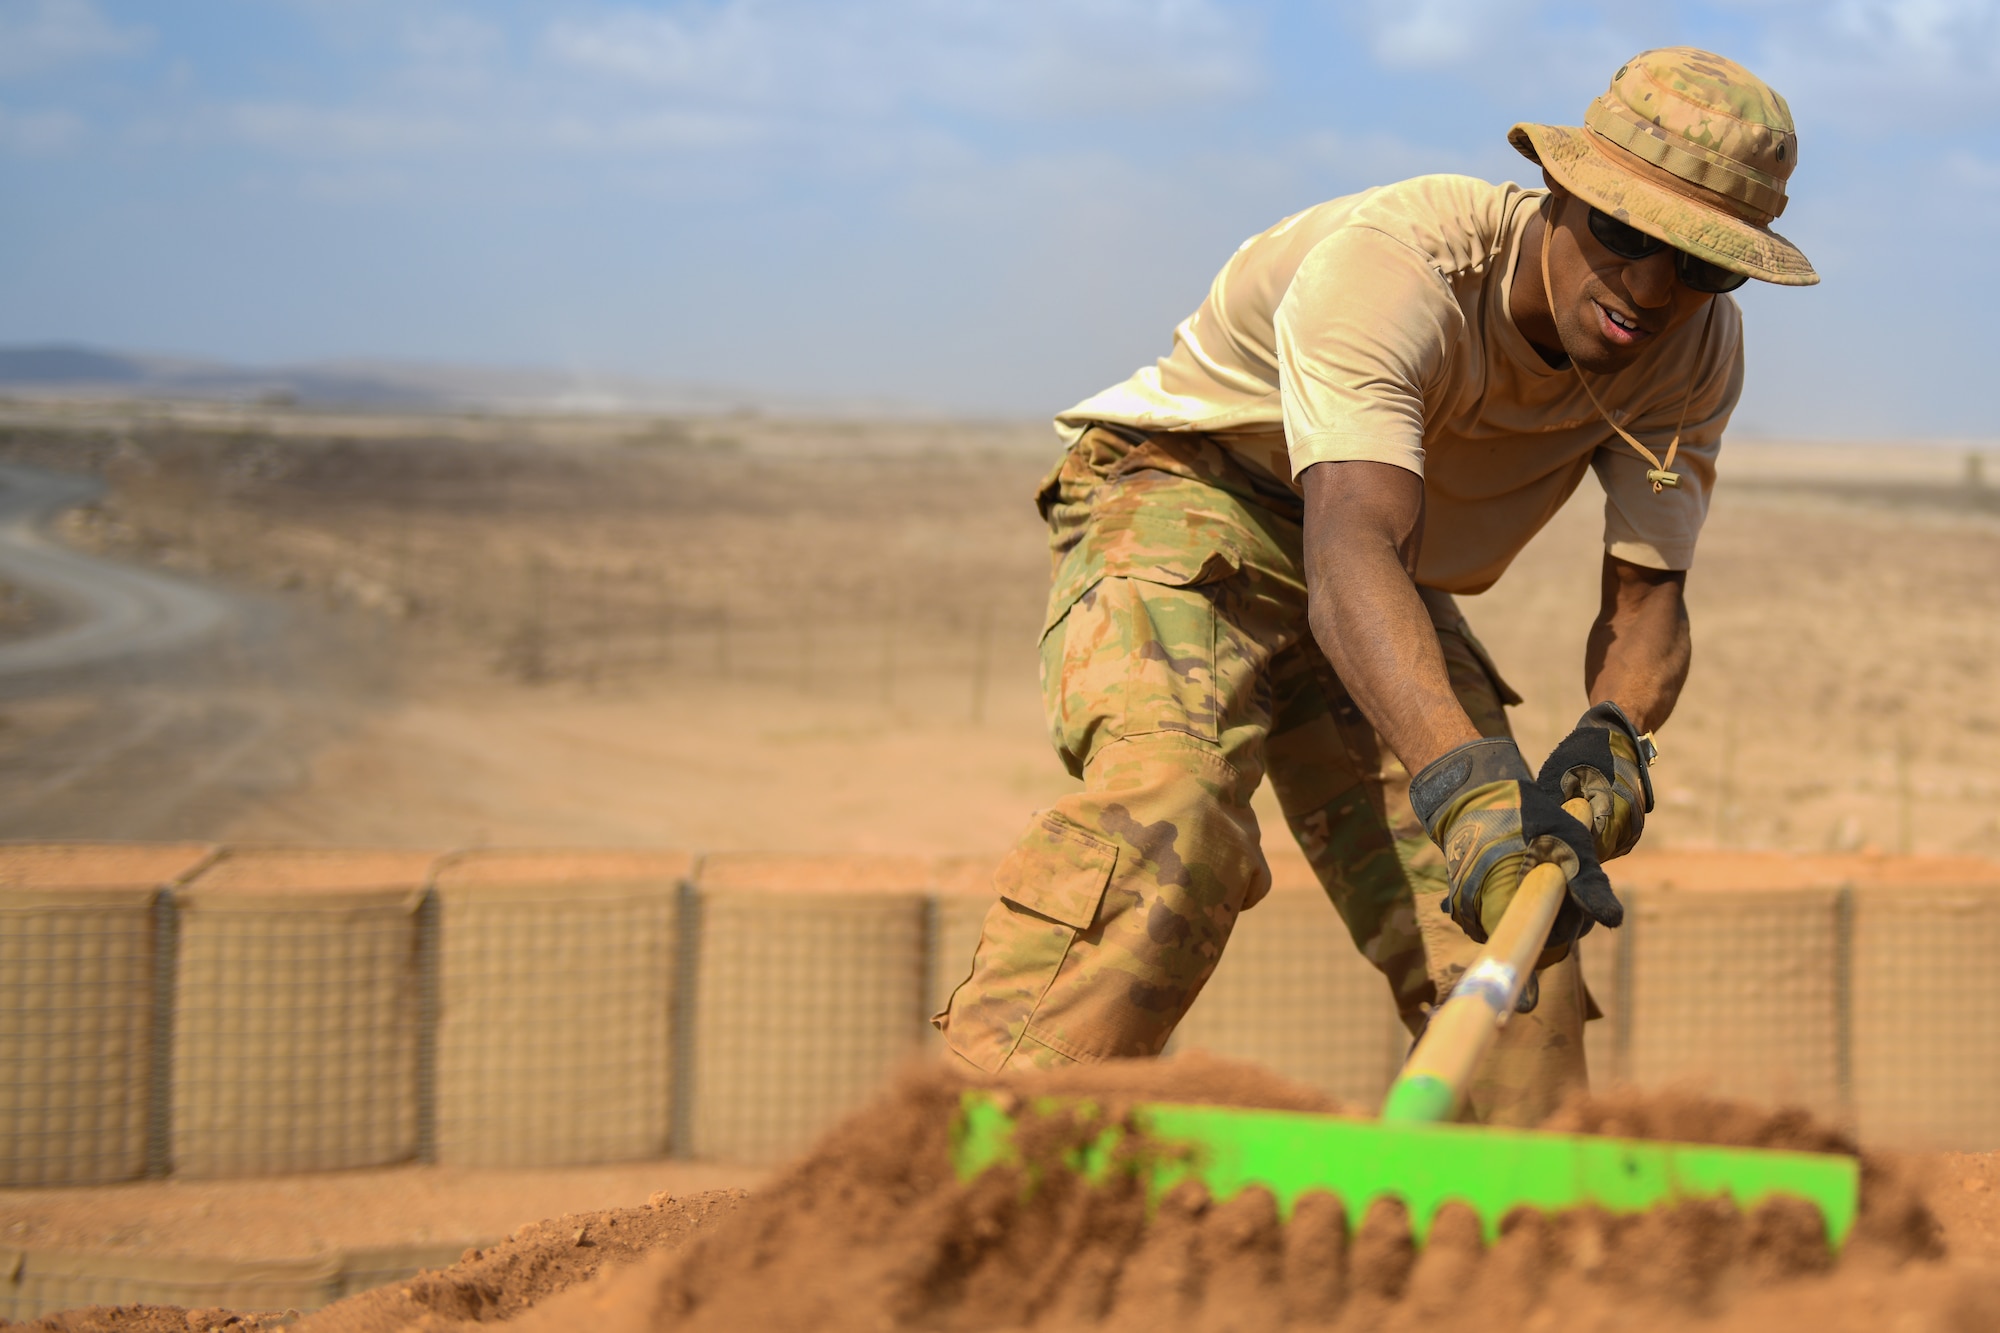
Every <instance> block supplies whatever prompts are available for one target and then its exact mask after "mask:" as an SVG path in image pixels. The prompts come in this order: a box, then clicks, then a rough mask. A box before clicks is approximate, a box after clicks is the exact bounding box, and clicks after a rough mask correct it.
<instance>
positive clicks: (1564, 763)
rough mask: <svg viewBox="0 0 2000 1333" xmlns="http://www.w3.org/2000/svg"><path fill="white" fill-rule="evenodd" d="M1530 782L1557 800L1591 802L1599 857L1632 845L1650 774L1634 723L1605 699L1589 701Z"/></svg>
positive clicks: (1648, 804)
mask: <svg viewBox="0 0 2000 1333" xmlns="http://www.w3.org/2000/svg"><path fill="white" fill-rule="evenodd" d="M1535 785H1536V786H1538V787H1540V788H1541V789H1542V790H1543V791H1544V792H1546V793H1548V795H1549V796H1550V797H1552V798H1553V799H1554V800H1555V801H1556V802H1557V803H1558V804H1560V803H1561V802H1563V801H1568V800H1573V799H1575V798H1577V797H1582V798H1583V799H1584V800H1586V801H1589V802H1590V832H1591V839H1592V841H1593V842H1594V843H1595V844H1596V850H1597V859H1598V860H1599V861H1609V860H1610V859H1611V858H1612V857H1614V856H1623V855H1625V853H1627V852H1629V851H1631V850H1632V848H1633V846H1634V845H1635V844H1636V843H1637V842H1638V841H1639V835H1640V833H1642V832H1643V831H1644V830H1645V827H1646V816H1647V814H1648V813H1650V812H1651V810H1652V808H1653V778H1652V774H1651V773H1650V772H1649V771H1648V764H1647V760H1646V750H1645V747H1644V746H1643V745H1641V744H1640V743H1639V729H1638V728H1637V727H1635V726H1633V725H1632V719H1630V718H1628V717H1626V716H1625V710H1624V709H1622V708H1620V707H1619V706H1618V705H1617V704H1615V703H1612V702H1611V701H1609V700H1606V701H1605V702H1603V703H1600V704H1596V705H1594V706H1592V708H1591V709H1590V711H1589V712H1587V713H1585V714H1584V715H1583V718H1582V720H1581V721H1579V722H1578V723H1577V724H1576V730H1574V731H1572V732H1570V734H1569V735H1568V736H1566V737H1564V738H1563V741H1562V743H1561V744H1560V745H1558V746H1556V748H1555V749H1554V750H1552V751H1550V753H1549V757H1548V758H1547V759H1546V760H1545V761H1543V763H1542V771H1541V773H1540V774H1538V775H1537V776H1536V778H1535Z"/></svg>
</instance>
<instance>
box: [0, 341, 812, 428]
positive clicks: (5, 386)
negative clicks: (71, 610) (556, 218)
mask: <svg viewBox="0 0 2000 1333" xmlns="http://www.w3.org/2000/svg"><path fill="white" fill-rule="evenodd" d="M0 393H4V394H11V395H14V396H17V397H40V396H49V397H54V396H61V397H78V396H83V397H98V396H102V397H116V398H133V397H143V398H205V399H226V400H232V401H246V402H247V401H268V402H278V403H286V404H297V405H299V406H304V407H348V408H355V407H360V408H384V409H401V410H418V411H423V410H431V411H444V410H451V409H465V408H478V409H492V410H509V409H512V410H518V411H583V412H589V411H606V412H616V411H634V412H672V413H712V412H729V411H736V410H741V409H748V408H771V407H776V408H778V409H780V410H783V409H784V408H785V407H787V406H792V407H799V406H804V405H803V404H792V405H787V404H782V403H772V402H770V401H768V400H765V399H762V398H760V397H759V396H757V395H753V394H749V393H745V392H740V391H733V390H729V389H721V388H710V387H705V386H699V385H668V384H659V383H655V382H652V381H648V380H641V379H635V378H630V377H619V376H604V375H589V374H580V373H567V372H562V371H552V370H541V369H525V368H524V369H496V368H487V367H473V366H443V365H426V364H421V363H412V362H364V361H352V362H350V361H329V362H313V363H308V364H305V365H298V366H239V365H232V364H229V363H227V362H219V361H198V360H191V359H187V358H181V357H169V356H153V355H148V354H144V353H134V352H119V351H109V350H105V349H102V348H96V347H84V346H76V345H71V344H60V343H51V344H47V345H42V346H13V347H6V346H0Z"/></svg>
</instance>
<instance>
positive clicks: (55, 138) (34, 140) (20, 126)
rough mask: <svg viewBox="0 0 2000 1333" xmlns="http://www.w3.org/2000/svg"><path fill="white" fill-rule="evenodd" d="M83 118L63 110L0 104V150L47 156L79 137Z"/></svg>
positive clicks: (81, 135)
mask: <svg viewBox="0 0 2000 1333" xmlns="http://www.w3.org/2000/svg"><path fill="white" fill-rule="evenodd" d="M83 132H84V130H83V121H82V120H81V119H79V118H78V117H77V116H75V115H73V114H71V113H70V112H67V111H9V110H8V109H7V108H5V107H0V152H4V153H11V154H15V155H17V156H23V157H48V156H53V155H55V154H57V153H61V152H65V151H67V150H68V149H69V148H71V147H72V146H74V145H75V144H76V142H77V141H78V140H80V139H81V138H82V137H83Z"/></svg>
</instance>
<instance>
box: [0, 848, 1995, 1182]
mask: <svg viewBox="0 0 2000 1333" xmlns="http://www.w3.org/2000/svg"><path fill="white" fill-rule="evenodd" d="M1274 859H1275V860H1276V872H1277V882H1276V885H1275V887H1274V889H1273V891H1272V893H1271V894H1270V896H1269V897H1267V898H1266V899H1265V900H1264V901H1263V902H1262V903H1260V904H1259V905H1258V906H1257V907H1255V908H1254V909H1253V910H1251V911H1249V912H1247V913H1245V914H1244V916H1243V919H1242V920H1241V921H1240V922H1239V923H1238V926H1237V929H1236V933H1235V937H1234V939H1233V940H1232V941H1231V944H1230V947H1229V949H1228V951H1227V952H1226V953H1225V955H1224V957H1223V960H1222V963H1221V965H1220V967H1219V968H1218V969H1217V972H1216V975H1215V977H1214V979H1213V980H1212V982H1211V983H1210V985H1209V988H1208V990H1207V991H1206V993H1205V994H1204V995H1203V997H1202V998H1201V1000H1200V1001H1199V1002H1198V1003H1197V1004H1196V1006H1195V1008H1194V1010H1193V1011H1192V1012H1191V1013H1190V1014H1189V1016H1188V1018H1187V1021H1186V1022H1185V1023H1184V1024H1183V1025H1182V1028H1181V1031H1180V1032H1179V1033H1178V1034H1177V1035H1176V1038H1175V1045H1176V1047H1177V1048H1179V1049H1190V1048H1194V1047H1205V1048H1208V1049H1211V1050H1215V1051H1218V1052H1220V1053H1223V1054H1227V1055H1233V1056H1238V1057H1242V1058H1247V1059H1253V1060H1257V1061H1260V1062H1262V1063H1264V1064H1267V1065H1269V1066H1271V1067H1273V1068H1275V1069H1277V1070H1279V1071H1280V1072H1282V1073H1284V1074H1287V1075H1289V1076H1290V1077H1293V1078H1296V1079H1299V1080H1301V1081H1304V1082H1308V1083H1312V1084H1316V1085H1318V1086H1320V1087H1323V1088H1325V1089H1327V1090H1328V1091H1330V1092H1332V1093H1334V1094H1335V1095H1337V1096H1340V1097H1342V1098H1344V1099H1347V1100H1349V1101H1352V1102H1354V1103H1356V1104H1358V1105H1363V1106H1366V1105H1369V1104H1370V1103H1372V1102H1373V1101H1374V1099H1375V1098H1376V1097H1377V1096H1379V1094H1380V1092H1381V1090H1382V1088H1383V1087H1384V1086H1385V1085H1386V1083H1387V1081H1388V1078H1389V1076H1390V1074H1391V1073H1392V1071H1393V1070H1394V1068H1395V1066H1396V1063H1397V1062H1398V1061H1399V1060H1400V1059H1401V1057H1402V1055H1403V1053H1404V1051H1405V1050H1406V1049H1407V1045H1408V1039H1407V1037H1406V1035H1405V1034H1404V1033H1403V1032H1402V1029H1401V1026H1400V1025H1399V1024H1398V1023H1397V1022H1396V1019H1395V1017H1394V1014H1393V1012H1392V1010H1391V1008H1390V1006H1389V1003H1388V998H1387V993H1386V989H1385V988H1384V987H1383V986H1382V984H1381V983H1380V982H1379V980H1378V979H1377V978H1376V977H1375V975H1374V974H1373V972H1372V971H1371V970H1370V969H1369V968H1368V967H1367V966H1366V965H1365V964H1364V963H1363V962H1362V961H1361V960H1360V959H1359V957H1358V956H1357V955H1356V953H1355V950H1354V946H1353V943H1352V942H1351V940H1349V938H1348V936H1347V932H1346V930H1345V928H1344V927H1343V926H1342V925H1341V922H1340V919H1339V917H1338V915H1337V914H1336V913H1335V912H1334V911H1333V909H1332V907H1331V906H1330V905H1329V904H1328V903H1327V902H1326V901H1325V898H1324V896H1323V895H1321V894H1320V893H1319V891H1318V890H1317V888H1316V887H1315V886H1314V885H1313V884H1312V883H1311V880H1310V878H1309V876H1308V875H1307V874H1306V873H1305V871H1304V869H1303V866H1302V865H1295V864H1292V863H1291V862H1290V861H1288V860H1287V859H1286V858H1284V857H1282V856H1281V857H1278V858H1274ZM992 865H993V863H992V862H991V861H990V860H979V859H963V858H960V859H951V860H944V861H929V860H925V859H920V858H896V857H867V856H829V857H805V856H794V857H779V856H750V855H724V856H711V857H709V858H707V859H706V860H705V861H701V862H699V863H697V862H696V861H694V860H693V858H691V857H687V856H682V855H679V854H674V853H612V852H603V853H598V852H494V851H482V852H470V853H460V854H456V855H451V856H444V857H437V856H433V855H432V854H430V853H417V852H305V851H279V850H260V849H254V848H249V849H230V850H226V851H222V852H218V853H211V852H210V851H209V850H208V849H205V848H200V847H188V846H170V847H160V846H143V847H141V846H128V847H110V846H76V845H60V846H49V845H42V846H26V845H16V846H8V847H0V1062H4V1065H3V1066H0V1072H4V1074H5V1083H4V1086H0V1154H4V1155H3V1156H0V1169H4V1172H5V1175H4V1178H0V1180H3V1181H4V1183H6V1184H14V1185H27V1184H41V1185H47V1184H63V1183H77V1184H82V1183H93V1182H101V1181H108V1180H120V1179H131V1178H134V1177H138V1176H141V1175H145V1174H148V1173H152V1174H161V1173H165V1172H168V1171H173V1172H180V1173H185V1174H190V1175H206V1176H222V1175H247V1174H264V1173H271V1172H286V1171H302V1170H316V1169H326V1168H336V1167H352V1166H364V1165H375V1164H382V1163H388V1162H394V1161H401V1160H411V1159H430V1160H440V1161H445V1162H451V1163H459V1164H466V1165H471V1164H480V1165H519V1166H553V1165H582V1164H588V1163H597V1162H608V1161H618V1160H633V1159H640V1158H645V1157H654V1156H660V1155H664V1154H673V1155H677V1156H686V1157H706V1158H717V1159H732V1160H738V1161H749V1162H757V1161H772V1160H776V1159H778V1158H782V1157H784V1156H785V1155H787V1154H789V1153H791V1152H793V1151H795V1150H796V1149H798V1148H799V1147H801V1146H802V1145H803V1144H805V1143H806V1142H807V1141H808V1140H809V1139H810V1138H811V1137H812V1136H813V1135H814V1134H816V1133H818V1132H819V1131H820V1130H821V1129H823V1128H824V1127H825V1126H826V1125H827V1124H828V1123H830V1122H831V1121H832V1120H833V1119H835V1118H837V1117H838V1116H839V1115H841V1114H842V1113H844V1112H845V1111H846V1110H847V1109H849V1108H851V1107H852V1106H854V1105H855V1104H856V1103H858V1102H859V1101H861V1100H862V1099H864V1098H865V1097H867V1096H868V1095H869V1094H870V1093H871V1092H873V1091H874V1090H875V1089H876V1088H877V1087H879V1086H880V1084H881V1083H882V1081H883V1080H884V1079H885V1078H886V1077H888V1076H889V1074H890V1073H891V1072H892V1071H893V1070H894V1069H895V1068H896V1066H897V1065H898V1064H900V1063H901V1062H903V1061H905V1060H908V1059H910V1058H912V1057H914V1056H918V1055H922V1054H925V1053H928V1054H930V1055H932V1056H935V1055H936V1054H937V1053H938V1052H939V1050H940V1043H939V1041H938V1039H937V1036H936V1034H935V1033H934V1032H933V1031H932V1030H931V1029H930V1027H929V1025H928V1022H927V1021H926V1020H927V1019H928V1016H929V1015H930V1014H931V1013H933V1012H935V1011H936V1010H937V1009H938V1008H940V1007H941V1006H942V1004H943V1003H944V1001H945V999H946V997H947V996H948V995H949V994H950V991H951V989H952V987H954V986H955V985H957V984H958V982H959V981H960V980H961V979H962V978H963V977H964V976H965V974H966V970H967V966H968V964H969V962H970V959H971V955H972V950H973V948H974V947H975V945H976V943H977V941H978V937H979V930H980V923H981V921H982V919H983V918H984V916H985V914H986V911H987V909H988V907H989V906H990V904H991V893H992V891H991V887H990V881H991V873H992ZM1615 872H1616V878H1617V882H1618V884H1619V887H1620V891H1621V892H1622V893H1623V894H1624V895H1625V896H1626V898H1627V901H1628V904H1629V906H1630V909H1631V910H1630V924H1629V925H1628V926H1627V927H1626V928H1625V929H1623V930H1621V931H1616V932H1609V931H1606V932H1599V933H1597V934H1594V935H1592V936H1591V938H1590V939H1589V940H1588V941H1586V943H1585V947H1584V950H1583V959H1584V971H1585V976H1586V978H1587V979H1588V981H1589V983H1590V985H1591V988H1592V990H1593V992H1594V993H1595V995H1596V996H1597V999H1598V1002H1599V1004H1600V1005H1601V1006H1602V1008H1603V1009H1604V1011H1605V1013H1606V1015H1607V1017H1606V1019H1605V1020H1604V1021H1602V1022H1598V1023H1593V1024H1591V1025H1590V1027H1589V1029H1588V1031H1587V1038H1586V1040H1587V1041H1588V1043H1589V1053H1590V1058H1591V1062H1592V1068H1593V1072H1594V1075H1595V1077H1596V1078H1597V1080H1598V1081H1599V1082H1600V1083H1610V1082H1617V1081H1631V1082H1637V1083H1640V1084H1657V1083H1660V1082H1664V1081H1669V1080H1677V1079H1685V1078H1693V1079H1696V1080H1700V1081H1703V1082H1705V1083H1706V1085H1707V1086H1708V1087H1709V1088H1711V1089H1713V1090H1715V1091H1717V1092H1721V1093H1725V1094H1734V1095H1741V1096H1747V1097H1753V1098H1758V1099H1762V1100H1779V1101H1791V1102H1797V1103H1802V1104H1804V1105H1806V1106H1808V1107H1810V1108H1811V1109H1813V1110H1814V1111H1816V1112H1818V1113H1819V1114H1821V1115H1823V1116H1826V1117H1829V1118H1832V1119H1834V1120H1837V1121H1840V1122H1842V1123H1845V1124H1849V1125H1852V1126H1854V1127H1855V1128H1856V1129H1858V1131H1859V1132H1860V1133H1861V1134H1862V1135H1863V1136H1864V1137H1866V1138H1868V1139H1870V1140H1872V1141H1877V1142H1883V1143H1891V1144H1902V1145H1910V1146H1927V1147H1954V1148H1974V1149H1990V1148H1995V1147H2000V1062H1994V1061H1991V1060H1987V1059H1984V1058H1983V1056H1982V1054H1981V1053H1982V1052H1983V1051H1984V1049H1985V1047H1986V1046H1987V1045H1988V1044H1990V1034H1991V1033H1992V1032H1993V1031H1995V1030H1996V1028H2000V978H1996V976H1995V974H1994V972H1993V969H1992V967H1991V963H1990V959H1991V958H1992V957H1993V956H1994V954H1995V951H1996V949H2000V866H1996V865H1994V864H1992V863H1988V862H1980V861H1972V860H1949V859H1943V858H1930V859H1920V858H1866V857H1795V856H1779V855H1765V856H1758V855H1749V854H1738V855H1720V854H1696V853H1684V854H1665V853H1662V854H1652V855H1648V856H1645V857H1634V858H1632V859H1631V861H1629V862H1627V863H1622V864H1620V865H1619V866H1617V867H1615Z"/></svg>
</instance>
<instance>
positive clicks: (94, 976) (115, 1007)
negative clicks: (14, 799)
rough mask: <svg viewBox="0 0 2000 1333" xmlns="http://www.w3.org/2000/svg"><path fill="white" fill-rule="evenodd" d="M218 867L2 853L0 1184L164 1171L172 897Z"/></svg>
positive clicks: (181, 847)
mask: <svg viewBox="0 0 2000 1333" xmlns="http://www.w3.org/2000/svg"><path fill="white" fill-rule="evenodd" d="M211 855H212V852H211V849H209V848H207V847H204V846H197V845H192V844H175V845H167V846H93V845H77V844H20V843H16V844H12V845H6V846H0V1185H66V1184H79V1185H82V1184H96V1183H99V1182H104V1181H113V1180H130V1179H132V1178H133V1177H135V1176H142V1175H145V1174H147V1173H148V1171H149V1170H151V1171H153V1172H154V1173H161V1172H163V1171H164V1170H165V1157H166V1151H165V1143H164V1140H163V1138H162V1131H163V1130H164V1128H165V1126H164V1124H163V1123H161V1122H160V1121H159V1119H158V1115H157V1112H158V1108H159V1105H160V1103H161V1102H162V1100H163V1099H162V1097H161V1096H160V1095H159V1093H160V1092H161V1091H162V1089H161V1088H159V1087H156V1084H159V1083H161V1082H162V1081H163V1080H164V1079H165V1077H166V1073H167V1064H166V1060H165V1046H164V1041H163V1038H164V1036H165V1032H164V1028H163V1019H164V1012H165V1011H164V1005H163V1001H164V997H165V996H166V995H167V994H168V990H169V988H168V987H167V986H165V985H164V984H163V981H164V975H163V974H164V973H165V971H166V970H167V969H168V968H169V967H171V963H172V953H171V950H172V938H173V937H172V929H171V925H172V917H171V915H170V913H168V912H167V911H165V910H163V909H164V907H165V899H164V897H163V893H164V891H165V890H167V889H169V888H171V887H172V886H173V885H175V884H177V883H179V882H181V881H182V880H184V879H185V878H186V877H187V876H189V875H191V874H193V873H194V872H195V871H196V870H198V869H200V868H201V866H202V865H203V864H205V863H206V862H207V861H208V859H209V857H210V856H211Z"/></svg>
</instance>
